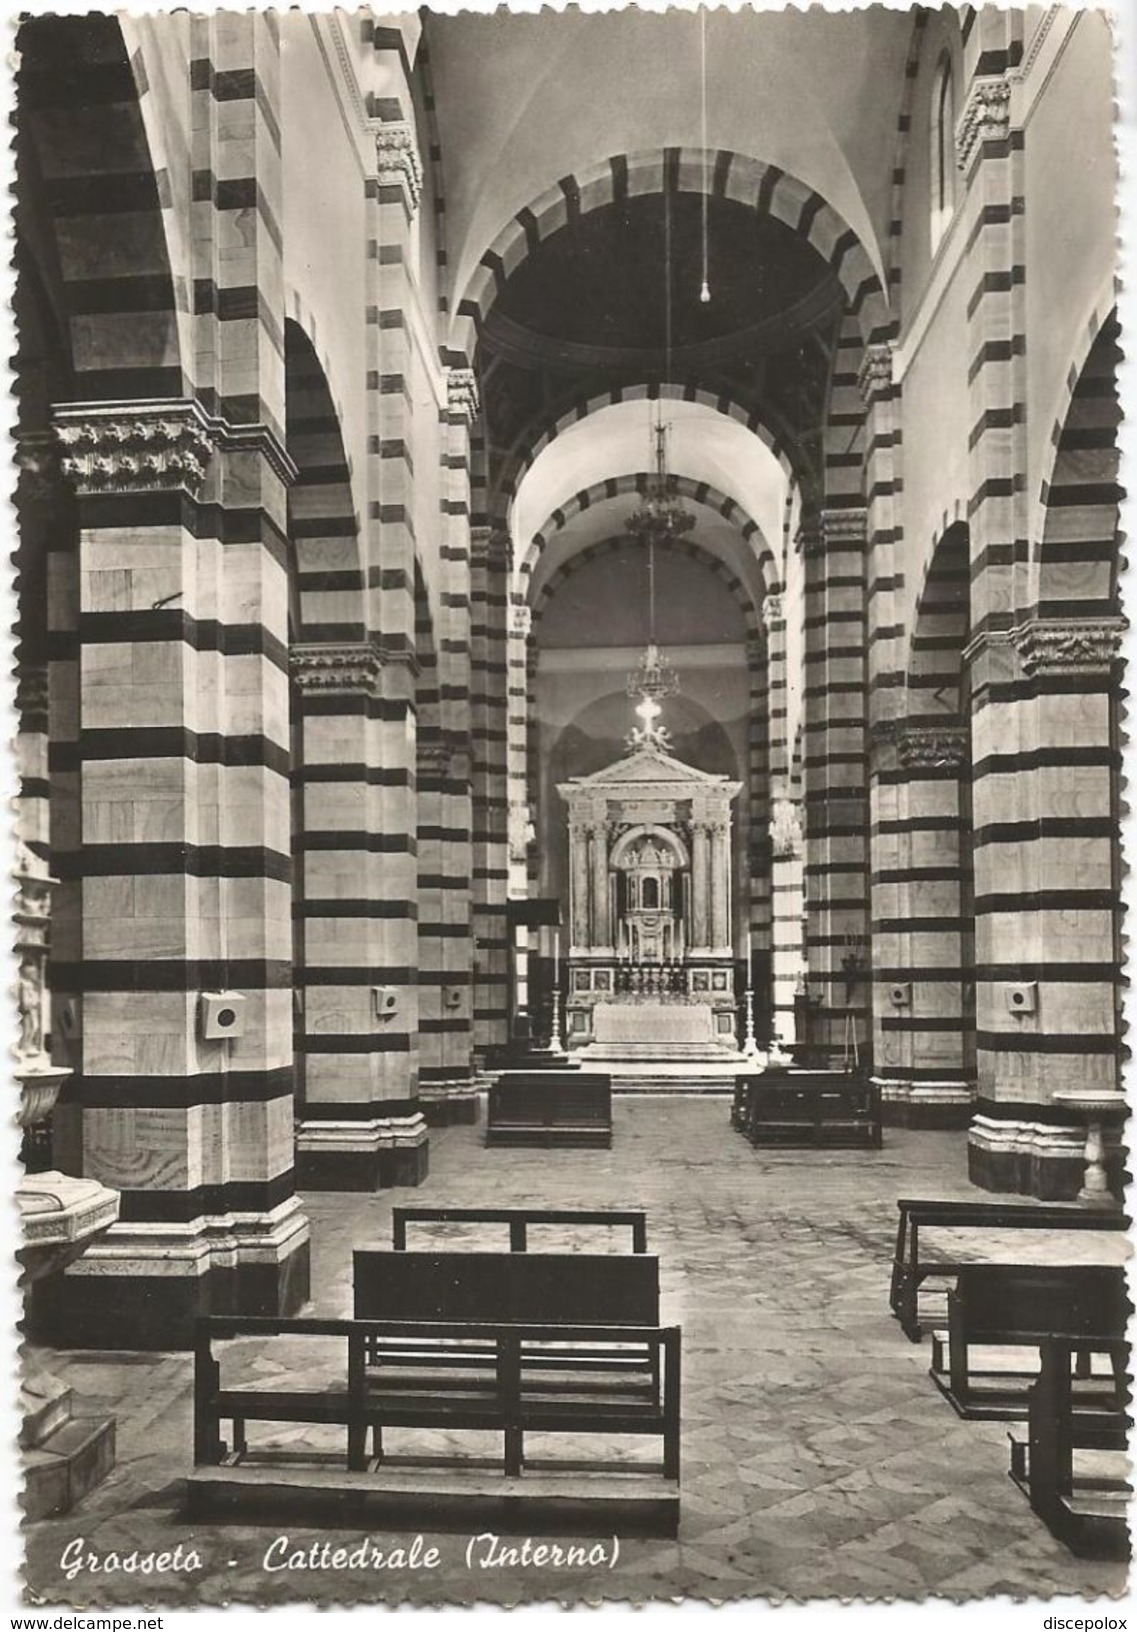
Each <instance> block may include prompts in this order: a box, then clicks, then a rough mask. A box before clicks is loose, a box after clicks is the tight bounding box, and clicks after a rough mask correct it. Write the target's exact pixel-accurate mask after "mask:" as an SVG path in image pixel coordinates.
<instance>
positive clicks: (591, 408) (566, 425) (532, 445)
mask: <svg viewBox="0 0 1137 1632" xmlns="http://www.w3.org/2000/svg"><path fill="white" fill-rule="evenodd" d="M660 399H662V400H663V401H665V402H685V403H697V404H698V405H699V406H701V407H703V408H708V409H710V410H711V412H712V413H716V414H722V415H723V416H724V417H725V418H726V419H730V420H733V421H734V422H735V423H736V424H738V425H741V426H742V427H743V428H744V429H745V430H747V431H749V432H750V433H751V434H752V435H753V436H756V437H757V438H758V439H759V441H760V442H761V443H762V444H763V445H764V446H765V447H766V448H767V449H768V450H769V451H770V453H771V454H772V455H773V457H774V458H775V459H776V460H777V462H778V464H779V465H780V466H781V469H782V473H783V475H784V476H785V478H786V481H787V482H788V483H793V482H798V481H800V479H801V472H799V471H798V469H797V468H796V466H795V465H794V463H793V461H792V459H791V458H790V455H789V452H788V451H787V450H788V446H789V443H790V438H789V437H788V436H785V435H784V433H783V431H782V429H781V428H780V427H775V426H774V425H772V424H771V423H770V422H769V420H768V419H767V418H764V417H763V415H762V414H761V413H760V412H758V411H757V410H755V409H750V408H746V407H744V406H743V405H742V404H741V403H739V402H736V401H735V400H734V399H733V398H731V397H727V396H720V395H719V394H717V393H716V392H713V391H704V390H702V389H701V388H700V387H699V386H695V385H684V384H679V383H675V382H672V383H667V384H663V385H660V386H658V387H656V386H647V385H642V386H635V387H617V388H615V389H613V390H610V391H604V392H601V393H599V394H598V395H596V396H594V397H588V398H586V399H583V400H580V399H578V400H576V401H574V402H573V403H572V404H571V405H570V406H568V407H565V408H563V409H561V410H559V411H557V410H554V412H555V413H556V416H557V417H556V418H555V419H552V420H551V421H549V422H548V423H547V424H546V425H545V426H544V427H543V428H542V429H541V430H540V431H539V432H538V433H537V435H536V436H535V437H533V438H532V439H531V440H530V441H527V442H524V443H522V444H520V445H518V446H517V447H515V448H514V449H512V450H511V451H510V453H509V455H508V457H507V458H506V460H505V462H504V465H503V467H502V473H501V476H500V478H499V479H498V482H497V492H498V494H499V495H500V496H501V497H502V498H503V499H504V500H505V501H507V503H511V502H512V500H513V499H514V498H515V497H516V494H517V490H518V487H519V486H520V484H521V482H522V480H523V479H524V477H525V474H526V472H527V471H528V470H529V469H530V468H531V467H532V466H533V465H534V464H535V463H536V461H537V459H538V458H540V456H541V454H542V453H544V451H545V450H546V448H548V447H549V445H550V443H552V442H555V441H556V439H557V438H558V437H559V436H561V435H562V434H563V433H564V432H565V431H566V430H568V429H570V428H571V427H572V426H574V425H579V424H580V423H581V422H582V421H583V420H586V419H587V418H589V416H590V415H592V414H596V413H601V412H603V410H604V409H606V408H612V407H616V406H618V405H620V404H622V403H626V402H657V401H659V400H660Z"/></svg>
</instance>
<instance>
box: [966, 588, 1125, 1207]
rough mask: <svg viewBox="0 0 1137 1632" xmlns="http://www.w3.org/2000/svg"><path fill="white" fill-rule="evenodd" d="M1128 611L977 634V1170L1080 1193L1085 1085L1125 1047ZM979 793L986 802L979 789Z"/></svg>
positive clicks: (996, 1182)
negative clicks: (1123, 695) (1122, 663)
mask: <svg viewBox="0 0 1137 1632" xmlns="http://www.w3.org/2000/svg"><path fill="white" fill-rule="evenodd" d="M1122 630H1123V626H1122V624H1121V622H1120V620H1117V619H1109V618H1101V619H1075V618H1070V619H1064V620H1055V619H1045V620H1039V619H1028V620H1025V621H1024V622H1023V623H1021V624H1020V625H1018V626H1017V627H1016V628H1015V629H1014V630H1012V631H1011V632H1010V633H1009V634H1007V635H1002V634H996V633H990V634H988V635H986V636H985V637H981V639H980V640H979V641H978V642H976V643H975V644H974V645H973V649H972V652H971V654H970V655H971V661H972V675H973V681H972V688H973V694H974V698H975V714H974V722H973V735H974V754H975V772H976V798H975V860H976V864H975V876H976V960H977V963H978V964H979V966H980V968H981V970H982V975H983V980H982V982H981V984H980V985H979V990H978V1016H977V1026H978V1065H979V1098H978V1103H977V1107H976V1116H975V1118H974V1120H973V1122H972V1126H971V1132H970V1135H969V1156H970V1172H971V1176H972V1178H973V1180H974V1181H975V1182H976V1183H978V1184H981V1185H983V1186H984V1187H986V1188H988V1189H995V1190H1014V1191H1021V1192H1023V1193H1026V1194H1029V1195H1035V1196H1040V1197H1043V1198H1052V1197H1053V1198H1063V1197H1070V1196H1074V1195H1076V1194H1077V1193H1078V1191H1079V1189H1080V1188H1081V1184H1082V1176H1083V1145H1084V1141H1085V1122H1084V1116H1085V1112H1084V1108H1082V1107H1080V1106H1079V1105H1077V1104H1073V1103H1069V1102H1066V1103H1064V1101H1068V1100H1069V1099H1070V1098H1072V1099H1074V1100H1079V1099H1084V1098H1085V1097H1086V1096H1090V1097H1096V1098H1100V1099H1102V1100H1104V1103H1105V1106H1106V1107H1107V1108H1108V1107H1109V1106H1115V1107H1116V1109H1115V1111H1114V1114H1113V1116H1112V1118H1108V1119H1109V1120H1111V1121H1112V1122H1113V1123H1114V1124H1115V1125H1116V1123H1117V1122H1118V1121H1119V1120H1120V1117H1121V1104H1122V1101H1121V1095H1120V1094H1119V1093H1118V1091H1117V1089H1118V1062H1119V1054H1120V1046H1121V1045H1120V1017H1119V1001H1118V999H1119V986H1120V978H1121V975H1120V967H1121V944H1120V931H1119V924H1120V893H1119V890H1120V879H1119V872H1120V866H1119V859H1118V849H1117V828H1116V815H1115V812H1116V809H1117V786H1116V779H1117V777H1118V775H1119V770H1120V758H1119V745H1118V740H1117V722H1116V703H1115V695H1116V688H1117V664H1118V660H1119V654H1120V650H1121V643H1122ZM980 794H982V802H980Z"/></svg>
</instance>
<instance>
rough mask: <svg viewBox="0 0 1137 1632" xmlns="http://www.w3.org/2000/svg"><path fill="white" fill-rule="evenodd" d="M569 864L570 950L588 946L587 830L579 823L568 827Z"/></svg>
mask: <svg viewBox="0 0 1137 1632" xmlns="http://www.w3.org/2000/svg"><path fill="white" fill-rule="evenodd" d="M569 866H570V876H571V879H572V903H571V911H572V950H573V951H574V952H582V951H584V950H585V949H586V948H587V946H588V831H587V829H586V828H584V827H583V826H581V825H580V824H579V823H574V824H573V825H572V826H571V827H570V828H569Z"/></svg>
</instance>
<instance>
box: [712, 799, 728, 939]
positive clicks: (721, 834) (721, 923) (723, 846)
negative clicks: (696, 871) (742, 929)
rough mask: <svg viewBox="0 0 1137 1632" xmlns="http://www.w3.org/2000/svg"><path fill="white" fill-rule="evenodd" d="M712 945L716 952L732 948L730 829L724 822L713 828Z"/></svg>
mask: <svg viewBox="0 0 1137 1632" xmlns="http://www.w3.org/2000/svg"><path fill="white" fill-rule="evenodd" d="M710 866H711V945H712V947H713V948H714V950H715V951H716V952H722V951H726V950H728V949H729V948H730V944H731V934H730V829H729V828H728V827H727V826H726V825H725V824H723V823H716V825H715V826H714V827H712V828H711V856H710Z"/></svg>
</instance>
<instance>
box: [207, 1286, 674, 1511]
mask: <svg viewBox="0 0 1137 1632" xmlns="http://www.w3.org/2000/svg"><path fill="white" fill-rule="evenodd" d="M416 1260H417V1255H416ZM404 1261H407V1260H406V1259H404ZM241 1337H256V1338H260V1339H271V1338H277V1337H279V1338H281V1339H286V1340H288V1342H289V1355H290V1357H291V1356H292V1355H294V1354H295V1352H296V1341H297V1339H299V1338H303V1337H322V1338H327V1337H337V1338H340V1339H342V1340H343V1341H344V1344H345V1347H346V1371H345V1370H344V1369H343V1368H341V1367H339V1366H337V1367H336V1369H335V1371H334V1373H333V1374H332V1375H331V1376H330V1377H329V1380H328V1383H327V1385H326V1386H322V1387H317V1388H310V1389H305V1390H292V1391H282V1390H280V1389H279V1388H278V1386H277V1383H276V1379H275V1377H274V1378H272V1379H271V1380H269V1381H266V1382H263V1383H260V1384H257V1383H255V1382H252V1383H250V1382H248V1381H247V1380H244V1378H243V1379H242V1383H241V1386H238V1387H231V1386H226V1385H224V1384H223V1381H222V1376H221V1367H220V1362H219V1359H218V1357H217V1355H216V1354H215V1353H214V1344H215V1343H219V1342H221V1341H224V1340H228V1339H233V1338H241ZM645 1347H646V1348H647V1349H648V1350H649V1351H650V1355H651V1364H650V1365H649V1366H648V1368H647V1370H646V1372H645V1373H643V1374H642V1375H637V1377H636V1378H635V1380H634V1381H633V1382H632V1383H629V1380H628V1376H627V1373H626V1368H625V1364H624V1362H625V1357H626V1354H627V1352H628V1351H629V1349H631V1350H633V1351H636V1352H638V1351H640V1350H642V1349H644V1348H645ZM679 1369H680V1334H679V1330H678V1328H677V1327H643V1326H634V1327H627V1326H620V1325H616V1324H612V1325H604V1326H589V1325H581V1324H574V1323H572V1322H569V1323H558V1324H557V1325H555V1326H547V1325H543V1324H541V1323H531V1322H524V1323H520V1324H512V1323H510V1324H502V1323H497V1322H474V1323H465V1322H463V1323H455V1322H452V1321H442V1322H432V1321H360V1320H312V1319H292V1320H283V1319H281V1320H278V1319H274V1318H271V1317H258V1316H243V1315H232V1316H225V1315H220V1316H206V1317H204V1318H203V1319H202V1320H200V1321H199V1323H198V1330H197V1349H196V1364H195V1372H194V1462H195V1469H194V1473H193V1475H192V1476H191V1477H190V1479H189V1481H188V1491H187V1495H188V1505H189V1510H190V1514H191V1515H192V1516H203V1515H205V1514H206V1513H209V1512H215V1511H216V1510H217V1508H218V1507H222V1508H231V1507H233V1506H235V1505H237V1504H238V1502H239V1501H240V1499H241V1497H242V1495H244V1496H245V1497H246V1498H247V1499H248V1500H249V1501H250V1502H252V1503H253V1504H263V1503H264V1501H265V1500H266V1498H269V1497H279V1496H281V1495H283V1496H286V1497H290V1498H292V1499H297V1498H299V1499H306V1500H311V1499H313V1498H315V1499H317V1500H319V1499H323V1500H327V1499H329V1498H331V1499H334V1500H335V1501H336V1503H337V1504H339V1503H342V1501H343V1500H344V1499H345V1498H346V1499H353V1498H354V1499H362V1498H365V1497H380V1498H382V1497H384V1496H386V1497H387V1498H390V1499H393V1500H394V1502H395V1504H396V1506H397V1509H398V1510H399V1511H400V1512H402V1513H405V1512H406V1511H407V1510H408V1506H409V1505H413V1504H414V1503H415V1502H416V1500H417V1501H418V1502H419V1503H420V1504H421V1503H422V1501H423V1499H424V1496H425V1498H426V1505H427V1507H428V1508H429V1512H430V1515H431V1520H432V1525H431V1527H436V1526H437V1524H438V1522H439V1513H440V1504H445V1503H450V1504H453V1505H454V1506H455V1512H456V1517H457V1520H458V1522H459V1523H465V1522H467V1520H468V1518H469V1503H470V1501H471V1499H473V1500H483V1501H484V1500H486V1499H488V1500H489V1501H490V1502H491V1503H492V1502H500V1500H501V1499H502V1497H503V1496H509V1497H510V1498H511V1499H518V1498H520V1499H522V1500H524V1499H525V1498H526V1497H530V1498H533V1499H536V1500H541V1499H543V1498H549V1497H551V1498H553V1499H559V1500H569V1501H571V1502H572V1503H573V1504H575V1506H576V1507H577V1508H579V1507H580V1506H581V1505H585V1506H586V1505H587V1504H588V1502H589V1501H590V1500H593V1501H596V1502H602V1503H604V1502H606V1503H620V1504H622V1505H623V1506H625V1507H627V1506H628V1505H634V1503H635V1501H636V1500H637V1496H636V1494H635V1492H634V1491H633V1490H631V1489H630V1486H629V1475H630V1474H633V1475H639V1476H641V1477H642V1478H644V1479H645V1480H647V1481H648V1482H649V1483H648V1488H647V1490H646V1491H645V1492H644V1493H643V1499H644V1500H646V1501H648V1502H649V1503H650V1504H652V1506H653V1508H654V1509H655V1510H662V1511H663V1512H664V1513H665V1516H666V1518H665V1522H666V1525H667V1527H668V1529H669V1533H674V1528H675V1526H676V1525H677V1522H678V1484H679V1421H680V1419H679V1410H680V1375H679ZM246 1376H247V1374H246ZM253 1422H256V1423H313V1424H320V1425H325V1426H327V1425H332V1426H338V1427H342V1428H343V1430H344V1441H343V1448H342V1450H341V1451H339V1452H336V1451H334V1450H333V1451H325V1452H321V1451H317V1450H316V1449H314V1447H313V1446H311V1445H296V1444H293V1445H290V1446H288V1447H283V1448H276V1449H275V1450H271V1449H266V1448H265V1447H264V1446H261V1447H250V1444H249V1438H248V1425H249V1424H250V1423H253ZM225 1423H229V1424H231V1431H230V1433H229V1436H228V1438H226V1437H225V1435H224V1434H223V1431H222V1430H223V1425H224V1424H225ZM387 1428H428V1429H442V1430H445V1431H446V1433H447V1435H448V1439H447V1443H446V1445H445V1447H444V1452H445V1454H443V1453H442V1452H440V1454H439V1457H438V1459H437V1466H438V1468H439V1469H440V1470H441V1471H439V1472H436V1473H432V1472H431V1470H430V1464H431V1462H432V1459H430V1458H425V1457H423V1456H422V1454H421V1453H417V1454H416V1455H415V1457H414V1459H413V1466H410V1465H409V1464H407V1463H404V1462H401V1460H400V1459H399V1458H396V1457H391V1456H389V1455H388V1454H387V1453H386V1452H385V1450H384V1445H383V1432H384V1430H385V1429H387ZM487 1429H489V1430H493V1431H497V1432H500V1433H501V1435H502V1456H501V1464H500V1468H499V1469H498V1471H497V1475H496V1478H494V1479H492V1481H491V1483H492V1484H493V1485H494V1486H496V1487H497V1488H487V1479H486V1465H485V1460H484V1457H482V1456H479V1457H478V1458H477V1459H476V1460H475V1459H473V1458H471V1460H470V1462H469V1463H468V1464H467V1465H466V1466H465V1467H463V1466H461V1465H458V1466H455V1459H454V1457H453V1453H452V1447H451V1445H450V1442H449V1436H450V1435H452V1434H453V1433H455V1432H462V1431H463V1430H482V1431H484V1430H487ZM529 1433H540V1434H542V1435H548V1434H560V1433H570V1434H573V1435H581V1434H588V1433H596V1434H604V1435H616V1434H619V1435H623V1434H635V1435H652V1436H656V1437H658V1438H659V1439H660V1441H661V1448H662V1458H661V1463H653V1464H647V1463H634V1462H628V1461H624V1462H621V1464H620V1475H619V1480H618V1481H609V1484H608V1485H605V1483H604V1479H603V1467H602V1466H598V1467H597V1468H595V1469H593V1468H591V1467H590V1465H587V1464H582V1461H581V1458H580V1449H579V1445H577V1446H574V1450H573V1458H574V1459H573V1461H572V1462H566V1463H564V1464H563V1465H562V1467H561V1468H560V1470H559V1471H558V1470H557V1466H556V1464H552V1465H551V1467H550V1465H546V1464H544V1463H542V1465H541V1468H540V1471H537V1470H536V1469H534V1470H531V1471H527V1469H526V1461H525V1436H526V1434H529ZM369 1436H370V1440H371V1447H370V1451H368V1437H369ZM424 1463H425V1464H427V1466H426V1467H424ZM523 1476H524V1477H523ZM613 1485H615V1488H612V1487H613ZM260 1510H261V1508H260V1507H258V1511H260Z"/></svg>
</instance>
